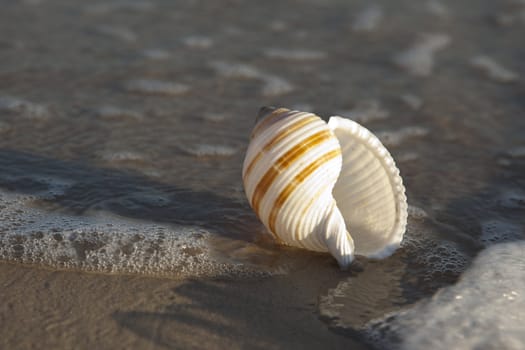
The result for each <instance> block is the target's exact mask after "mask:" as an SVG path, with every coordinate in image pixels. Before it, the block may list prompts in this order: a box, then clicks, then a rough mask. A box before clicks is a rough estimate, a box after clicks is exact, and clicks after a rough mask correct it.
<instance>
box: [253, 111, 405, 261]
mask: <svg viewBox="0 0 525 350" xmlns="http://www.w3.org/2000/svg"><path fill="white" fill-rule="evenodd" d="M243 183H244V189H245V192H246V195H247V197H248V200H249V202H250V205H251V207H252V208H253V210H254V211H255V213H256V214H257V216H258V217H259V219H260V220H261V221H262V222H263V224H264V225H265V226H266V228H267V229H268V231H270V232H271V233H272V234H273V235H274V237H275V238H276V239H277V240H278V241H280V242H282V243H284V244H287V245H291V246H295V247H301V248H306V249H309V250H313V251H320V252H327V251H328V252H330V253H331V254H332V255H333V256H334V257H335V258H336V259H337V261H338V263H339V265H340V266H341V267H343V268H345V267H347V266H348V265H350V263H351V262H352V260H353V258H354V254H359V255H365V256H368V257H372V258H384V257H386V256H389V255H390V254H392V253H393V252H394V250H395V249H396V248H397V247H398V246H399V244H400V242H401V240H402V238H403V234H404V232H405V227H406V221H407V203H406V196H405V188H404V186H403V182H402V179H401V177H400V176H399V170H398V169H397V167H396V165H395V163H394V160H393V159H392V157H391V155H390V153H389V152H388V151H387V150H386V148H385V147H384V146H383V145H382V144H381V142H380V141H379V140H378V139H377V138H376V137H375V136H374V135H373V134H372V133H371V132H370V131H368V130H367V129H366V128H364V127H363V126H361V125H359V124H357V123H356V122H354V121H351V120H349V119H345V118H341V117H331V118H330V120H329V122H328V123H326V122H325V121H324V120H322V119H321V118H320V117H318V116H316V115H315V114H312V113H305V112H299V111H293V110H289V109H286V108H277V109H275V108H267V107H265V108H262V109H261V112H260V113H259V117H258V119H257V123H256V125H255V127H254V129H253V131H252V134H251V140H250V144H249V146H248V150H247V152H246V157H245V159H244V164H243ZM354 244H355V247H354Z"/></svg>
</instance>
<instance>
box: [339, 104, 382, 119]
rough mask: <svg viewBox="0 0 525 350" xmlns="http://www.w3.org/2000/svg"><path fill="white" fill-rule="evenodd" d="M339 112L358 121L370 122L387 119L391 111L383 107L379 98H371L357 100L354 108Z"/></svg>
mask: <svg viewBox="0 0 525 350" xmlns="http://www.w3.org/2000/svg"><path fill="white" fill-rule="evenodd" d="M339 114H340V115H342V116H344V117H347V118H349V119H352V120H355V121H356V122H358V123H369V122H372V121H375V120H383V119H387V118H388V117H389V115H390V112H389V111H388V110H386V109H384V108H383V107H381V104H380V102H379V101H378V100H374V99H369V100H361V101H359V102H357V104H356V105H355V107H354V108H353V109H351V110H349V111H341V112H339Z"/></svg>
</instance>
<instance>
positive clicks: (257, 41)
mask: <svg viewBox="0 0 525 350" xmlns="http://www.w3.org/2000/svg"><path fill="white" fill-rule="evenodd" d="M0 7H1V11H0V218H1V221H0V258H1V259H2V260H4V261H8V262H16V263H25V264H33V265H36V266H47V267H53V268H66V269H76V270H78V269H80V270H84V271H95V272H114V273H130V272H131V273H141V274H146V275H151V276H167V277H176V278H179V277H196V276H201V277H221V276H222V277H224V276H228V277H232V278H240V279H245V278H267V277H269V276H275V275H283V274H284V275H287V274H293V273H296V272H297V271H299V270H301V269H302V268H304V266H305V264H309V263H311V261H314V262H315V263H316V264H319V265H320V266H322V269H327V270H328V269H337V266H336V264H335V262H334V261H332V260H331V259H330V257H329V256H325V255H324V254H315V253H310V252H305V251H301V250H297V249H291V248H285V247H281V246H278V245H276V244H275V243H274V242H273V241H272V239H271V237H270V236H269V235H267V234H266V233H265V230H264V227H263V226H262V225H261V224H260V223H259V222H258V220H257V219H256V217H255V215H254V214H253V213H252V212H251V209H250V208H249V206H248V204H247V202H246V200H245V197H244V193H243V190H242V184H241V176H240V172H241V164H242V160H243V156H244V151H245V149H246V146H247V142H248V135H249V133H250V130H251V128H252V126H253V124H254V121H255V115H256V113H257V111H258V109H259V108H260V107H261V106H264V105H275V106H283V107H289V108H294V109H299V110H304V111H311V112H315V113H317V114H319V115H320V116H322V117H323V118H325V119H327V118H328V117H329V116H331V115H336V114H337V115H342V116H347V117H349V118H351V119H354V120H356V121H358V122H360V123H362V124H363V125H365V126H366V127H367V128H369V129H370V130H371V131H373V132H374V133H376V135H378V137H379V138H380V139H381V140H382V141H383V142H384V144H385V145H386V146H387V148H388V149H389V150H390V151H391V153H392V155H393V157H394V159H395V160H396V162H397V164H398V167H399V168H400V170H401V175H402V176H403V179H404V182H405V186H406V189H407V196H408V201H409V205H410V211H409V214H410V215H409V223H408V230H407V233H406V235H405V241H404V243H403V246H402V248H401V249H400V250H399V251H398V252H396V253H395V254H394V255H393V256H392V257H390V258H388V259H386V260H384V261H377V262H376V261H366V260H364V259H360V261H359V263H358V264H359V266H360V269H359V271H357V272H356V271H354V272H353V273H352V274H351V275H344V276H342V275H338V277H334V278H333V279H332V280H331V281H330V283H329V284H328V285H323V287H322V288H321V289H320V292H319V305H318V314H319V317H320V318H321V319H323V320H324V321H325V323H326V324H327V325H328V326H329V327H331V329H333V330H336V331H337V330H338V331H341V332H343V333H345V334H347V333H348V332H350V333H349V334H351V336H354V332H355V331H356V330H357V331H358V333H359V332H361V331H362V330H363V329H366V327H372V326H365V324H367V323H368V322H369V321H371V320H372V319H375V318H381V317H383V316H384V315H385V314H386V313H387V312H390V311H397V310H399V309H400V308H401V307H406V306H412V305H413V304H414V303H415V302H417V301H419V300H420V299H422V298H425V297H428V296H431V295H433V294H434V293H435V292H436V291H438V290H440V289H441V288H448V287H447V286H449V285H451V284H452V283H455V282H456V281H457V279H458V277H459V276H460V275H461V273H463V272H464V271H465V269H467V267H468V266H469V264H470V263H471V261H472V259H473V258H474V257H475V256H476V255H477V254H478V253H479V252H481V251H483V250H484V249H485V248H487V247H489V246H492V245H494V244H497V243H503V242H518V241H520V240H523V238H525V233H524V225H525V215H524V213H525V212H524V209H525V176H524V174H525V137H524V133H525V88H524V83H523V77H524V76H525V65H524V62H525V50H524V47H523V45H522V44H521V43H522V41H523V36H524V34H525V3H523V2H522V1H517V0H515V1H511V0H508V1H502V2H488V1H477V0H476V1H474V0H472V1H463V2H460V3H457V2H451V1H437V0H429V1H422V2H414V1H395V2H392V1H376V2H374V3H370V2H365V1H337V0H333V1H313V0H311V1H302V2H299V1H265V2H255V1H253V2H251V1H217V2H204V1H185V2H172V1H161V0H144V1H140V0H136V1H124V0H122V1H121V0H119V1H106V2H102V1H101V2H81V1H60V0H26V1H4V2H2V3H0ZM511 244H512V243H511ZM498 249H501V248H498ZM486 254H489V253H486ZM508 254H510V255H512V256H514V258H515V260H513V261H515V262H514V266H513V267H508V266H506V267H505V265H506V264H507V260H505V259H502V261H501V262H498V258H497V257H498V254H494V257H493V259H490V263H494V264H497V266H501V269H504V268H515V270H513V271H514V272H515V273H514V274H513V275H512V276H513V277H512V279H513V280H516V279H518V280H519V279H520V278H521V279H522V280H525V278H523V277H525V271H524V259H525V253H524V251H523V245H521V244H519V243H516V245H515V246H514V247H513V248H508V250H507V251H506V253H505V254H504V255H505V256H507V255H508ZM516 259H517V260H516ZM485 260H487V259H485ZM485 260H483V259H481V261H482V262H483V261H485ZM498 264H499V265H498ZM476 266H478V265H476ZM314 275H315V274H314ZM320 275H321V274H320ZM320 275H318V277H316V278H317V280H315V279H314V280H315V281H316V282H313V283H314V284H315V283H318V282H320V281H321V279H320V277H319V276H320ZM474 280H475V279H474ZM479 280H480V281H483V284H482V287H480V288H485V289H488V290H491V289H490V288H492V287H491V286H492V284H493V283H494V281H493V280H491V279H483V278H479ZM506 282H508V281H506V280H505V279H503V280H502V281H500V287H501V285H505V283H506ZM471 287H472V286H470V285H469V286H467V287H465V288H467V289H468V288H471ZM517 287H523V285H520V286H516V285H512V286H511V285H510V284H509V285H508V288H507V289H508V290H507V289H505V288H504V289H505V291H504V292H502V293H507V294H508V293H511V292H513V291H514V292H516V293H518V292H517V291H516V288H517ZM458 288H459V287H458ZM519 293H521V291H519ZM487 295H491V294H490V293H487V294H486V295H484V296H483V295H481V296H480V295H478V296H472V298H475V297H478V298H480V302H481V301H482V300H483V297H487ZM498 295H499V294H498ZM508 295H512V294H508ZM516 298H517V299H519V298H521V299H519V300H521V304H519V305H520V307H521V308H516V305H517V304H516V303H514V304H512V303H510V301H509V303H510V304H509V303H502V304H501V305H499V306H496V307H495V309H494V310H495V311H494V313H495V314H497V313H501V312H503V311H502V310H507V308H508V307H509V305H514V310H520V312H521V311H524V308H523V296H522V295H520V296H519V297H518V296H515V297H514V299H512V300H513V301H512V302H514V300H515V299H516ZM444 303H445V304H446V302H444ZM439 305H441V304H439V300H438V307H437V308H438V309H439ZM458 307H465V308H467V307H470V306H468V305H467V306H464V305H460V306H458ZM498 308H499V309H498ZM523 313H525V312H521V314H523ZM518 316H519V315H518ZM518 316H516V317H518ZM519 317H521V318H522V317H523V316H519ZM394 319H395V317H394ZM487 320H488V321H487V322H488V323H487V325H488V324H489V323H490V322H489V321H490V320H491V318H490V317H489V318H488V319H487ZM377 322H380V323H381V322H383V321H377ZM395 322H397V321H395V320H394V321H392V319H387V320H386V321H384V324H387V325H389V324H390V323H392V326H389V327H387V328H388V330H386V331H385V330H384V328H385V327H379V328H380V329H382V330H383V331H384V332H386V333H388V334H389V335H390V333H392V332H393V333H395V334H397V333H400V334H403V332H406V333H409V334H410V333H411V332H413V330H408V331H407V330H406V328H403V327H405V326H406V324H410V322H408V323H404V324H403V325H404V326H403V327H401V326H399V327H397V326H396V323H395ZM418 322H421V320H419V319H417V318H416V321H414V324H418ZM480 322H481V321H480ZM407 327H408V326H407ZM487 327H488V326H487ZM376 328H377V327H376ZM376 328H374V331H369V332H368V333H367V334H373V336H371V337H372V338H373V340H372V341H373V342H378V340H377V338H381V337H386V336H385V335H384V334H383V333H381V334H383V335H381V334H379V335H378V333H377V332H375V330H376ZM445 329H446V327H445ZM518 331H519V329H518V330H513V331H512V332H514V333H512V332H511V333H512V334H514V335H508V336H507V333H502V334H504V335H505V336H502V339H503V340H502V343H495V345H494V346H498V345H501V344H504V345H505V346H506V347H507V348H511V347H512V346H518V347H516V348H519V346H525V345H524V344H525V341H524V339H523V336H518V335H517V334H518V333H519V332H518ZM374 332H375V333H374ZM396 332H397V333H396ZM502 332H505V330H502ZM467 333H468V332H467ZM509 334H510V333H509ZM360 336H361V335H360ZM396 337H397V338H396ZM394 338H396V339H398V338H399V339H403V338H404V337H403V336H398V335H396V336H394ZM388 339H389V341H391V342H394V343H395V342H396V340H395V339H394V340H392V338H391V337H390V338H388ZM399 339H398V340H397V341H398V342H399V343H400V344H401V345H399V346H401V347H403V346H406V347H410V346H413V347H414V348H418V346H420V345H421V344H422V343H421V342H418V341H414V342H406V343H403V342H402V341H400V340H399ZM505 339H512V340H513V341H516V343H512V344H511V343H505V341H506V340H505ZM480 342H481V344H484V343H483V341H481V340H480ZM509 344H510V345H509ZM513 344H514V345H513ZM515 344H518V345H515ZM465 347H466V348H468V345H465ZM489 348H490V347H489Z"/></svg>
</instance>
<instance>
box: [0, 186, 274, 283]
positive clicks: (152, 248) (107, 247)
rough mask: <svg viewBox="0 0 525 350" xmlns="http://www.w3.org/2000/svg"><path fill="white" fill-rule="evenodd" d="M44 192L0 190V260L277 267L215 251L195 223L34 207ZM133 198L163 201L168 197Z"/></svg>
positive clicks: (123, 268) (78, 265)
mask: <svg viewBox="0 0 525 350" xmlns="http://www.w3.org/2000/svg"><path fill="white" fill-rule="evenodd" d="M38 198H39V197H34V196H21V195H16V194H11V193H5V192H1V191H0V208H2V210H0V260H7V261H14V262H20V263H26V264H37V265H43V266H49V267H55V268H66V269H81V270H84V271H93V272H111V273H140V274H149V275H167V276H177V277H178V276H195V275H208V276H228V275H230V276H233V275H236V276H238V275H243V276H265V275H266V276H267V275H269V274H273V272H270V271H267V270H262V269H259V268H257V267H254V266H248V265H244V264H242V263H238V262H236V263H232V262H228V261H225V259H224V258H217V257H215V255H214V253H213V251H212V250H211V249H210V245H209V240H210V237H211V236H212V235H211V233H210V232H209V231H206V230H204V229H202V228H200V227H196V226H182V225H174V224H171V225H162V224H154V223H147V222H141V221H135V220H130V219H123V218H120V217H117V216H114V215H110V214H106V213H103V212H90V215H89V216H73V215H66V214H62V213H56V212H51V211H47V210H42V209H38V208H35V207H34V205H32V203H34V201H35V199H38ZM128 200H135V201H140V202H142V203H143V202H145V201H146V202H148V204H150V205H151V204H154V205H155V206H163V205H164V204H165V203H166V201H167V200H169V199H168V198H165V197H164V196H162V195H160V196H157V195H155V194H154V193H141V192H140V189H139V192H138V193H136V194H135V195H134V196H133V197H130V198H128Z"/></svg>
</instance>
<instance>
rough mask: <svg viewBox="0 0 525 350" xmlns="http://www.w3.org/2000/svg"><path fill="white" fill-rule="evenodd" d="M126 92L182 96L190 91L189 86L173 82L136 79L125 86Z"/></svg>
mask: <svg viewBox="0 0 525 350" xmlns="http://www.w3.org/2000/svg"><path fill="white" fill-rule="evenodd" d="M125 88H126V90H128V91H130V92H136V93H141V94H147V95H171V96H175V95H182V94H185V93H186V92H188V91H189V89H190V88H189V86H187V85H185V84H181V83H175V82H171V81H161V80H153V79H134V80H130V81H128V82H127V83H126V84H125Z"/></svg>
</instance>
